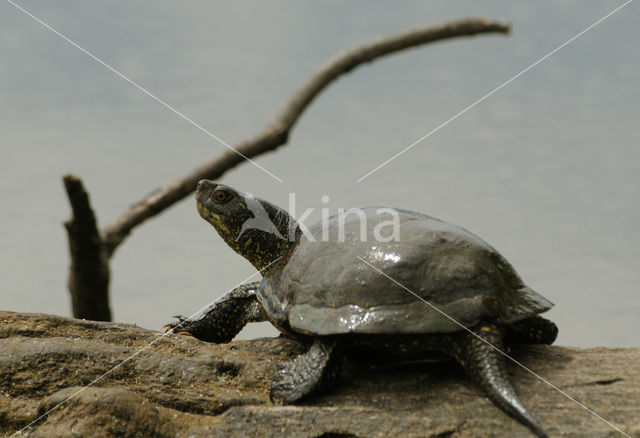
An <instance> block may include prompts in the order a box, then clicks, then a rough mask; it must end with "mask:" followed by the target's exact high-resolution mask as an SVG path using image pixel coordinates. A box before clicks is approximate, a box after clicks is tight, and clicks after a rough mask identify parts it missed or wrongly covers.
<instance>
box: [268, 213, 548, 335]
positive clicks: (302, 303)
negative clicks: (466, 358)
mask: <svg viewBox="0 0 640 438" xmlns="http://www.w3.org/2000/svg"><path fill="white" fill-rule="evenodd" d="M390 210H391V209H384V208H381V207H369V208H365V209H361V211H362V212H364V214H363V215H362V216H359V215H357V214H356V213H349V214H347V215H342V216H334V217H332V218H330V219H329V220H328V221H325V228H324V229H323V223H322V222H319V223H317V224H314V225H312V226H311V227H309V229H308V230H309V233H310V234H311V235H313V236H314V238H315V241H314V239H309V238H307V237H305V236H304V235H302V236H301V237H300V240H299V241H298V243H297V244H296V245H294V247H293V248H292V250H291V252H290V253H289V254H288V256H287V257H285V258H283V259H282V260H281V261H280V262H278V263H277V264H276V265H275V266H274V268H273V269H272V270H270V271H269V272H268V273H267V274H266V275H265V278H264V279H263V281H262V283H261V286H260V288H259V290H258V298H259V299H260V301H261V302H262V304H263V306H264V308H265V309H266V311H267V313H268V314H269V315H270V316H271V318H272V320H273V321H274V322H275V323H276V324H277V325H278V326H279V327H280V328H281V329H282V330H291V331H294V332H298V333H303V334H309V335H330V334H344V333H385V334H392V333H437V332H453V331H458V330H462V328H463V326H464V327H471V326H474V325H476V324H477V323H479V322H480V321H481V320H487V321H491V322H496V323H498V324H510V323H513V322H516V321H519V320H521V319H525V318H528V317H531V316H533V315H536V314H539V313H541V312H544V311H546V310H548V309H550V308H551V307H552V306H553V304H552V303H551V302H550V301H548V300H547V299H545V298H544V297H542V296H541V295H539V294H538V293H536V292H534V291H533V290H532V289H530V288H529V287H527V286H526V285H525V284H524V283H523V282H522V280H521V279H520V277H519V276H518V274H517V273H516V272H515V270H514V269H513V267H512V266H511V265H510V264H509V263H508V262H507V261H506V260H505V259H504V258H503V257H502V256H501V255H500V254H499V253H498V252H497V251H496V250H495V249H494V248H492V247H491V246H490V245H488V244H487V243H486V242H484V241H483V240H482V239H480V238H479V237H477V236H475V235H474V234H472V233H470V232H469V231H467V230H465V229H464V228H461V227H458V226H456V225H452V224H449V223H447V222H444V221H441V220H438V219H435V218H432V217H429V216H426V215H422V214H419V213H414V212H410V211H406V210H398V209H393V211H395V212H396V214H397V218H396V220H397V223H398V224H399V227H398V230H399V235H396V237H398V239H396V240H393V239H392V237H393V235H392V230H393V228H392V223H393V216H391V214H390V213H389V211H390ZM376 231H377V234H376ZM323 233H324V236H323ZM376 236H377V237H378V238H376ZM380 240H388V241H380ZM361 259H362V260H361ZM365 262H366V263H365ZM368 263H369V264H370V265H371V266H370V265H369V264H368ZM372 266H373V267H372ZM374 267H375V268H376V269H374ZM378 270H379V271H382V273H384V274H382V273H381V272H379V271H378Z"/></svg>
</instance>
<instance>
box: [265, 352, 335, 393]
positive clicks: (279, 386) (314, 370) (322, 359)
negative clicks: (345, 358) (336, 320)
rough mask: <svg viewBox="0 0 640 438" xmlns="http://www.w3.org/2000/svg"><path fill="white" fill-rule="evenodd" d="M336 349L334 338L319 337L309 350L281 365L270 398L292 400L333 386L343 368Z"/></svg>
mask: <svg viewBox="0 0 640 438" xmlns="http://www.w3.org/2000/svg"><path fill="white" fill-rule="evenodd" d="M335 350H336V342H335V341H334V340H326V339H316V340H315V341H314V342H313V344H312V345H311V348H309V350H308V351H307V352H306V353H304V354H301V355H299V356H297V357H296V358H294V359H293V360H290V361H288V362H285V363H283V364H281V365H280V366H279V367H278V370H277V371H276V373H275V374H274V375H273V378H272V379H271V393H270V397H271V400H272V401H273V402H275V403H293V402H295V401H296V400H299V399H301V398H303V397H305V396H307V395H310V394H312V393H314V392H316V391H318V390H319V389H323V388H326V387H327V386H330V385H331V384H332V383H333V382H334V381H335V380H337V377H338V375H339V373H340V368H341V367H340V364H341V360H340V357H339V356H338V355H337V354H335Z"/></svg>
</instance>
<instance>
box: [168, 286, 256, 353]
mask: <svg viewBox="0 0 640 438" xmlns="http://www.w3.org/2000/svg"><path fill="white" fill-rule="evenodd" d="M259 284H260V282H259V281H257V282H254V283H247V284H243V285H242V286H239V287H237V288H235V289H233V290H232V291H231V292H229V293H227V294H226V295H224V296H223V297H222V298H220V299H219V300H218V301H216V302H215V303H214V304H213V305H212V306H211V307H209V308H208V309H207V310H205V311H204V313H203V314H202V316H200V317H199V318H198V319H188V318H185V317H184V316H176V317H175V318H178V321H176V322H173V323H170V324H167V325H165V326H164V328H165V329H168V330H172V331H173V332H174V333H179V334H190V335H192V336H194V337H196V338H198V339H200V340H203V341H207V342H215V343H225V342H229V341H231V340H232V339H233V338H234V337H235V336H236V335H237V334H238V333H239V332H240V330H242V328H243V327H244V326H245V325H247V324H248V323H250V322H260V321H266V320H267V316H266V314H265V312H264V308H263V307H262V304H260V301H258V297H257V296H256V291H257V290H258V285H259Z"/></svg>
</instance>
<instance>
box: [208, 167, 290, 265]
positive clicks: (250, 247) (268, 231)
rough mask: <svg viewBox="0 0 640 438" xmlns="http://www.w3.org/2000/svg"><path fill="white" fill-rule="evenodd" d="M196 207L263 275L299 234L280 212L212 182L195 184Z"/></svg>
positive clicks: (281, 211) (260, 201)
mask: <svg viewBox="0 0 640 438" xmlns="http://www.w3.org/2000/svg"><path fill="white" fill-rule="evenodd" d="M196 205H197V207H198V213H200V216H201V217H202V218H203V219H204V220H206V221H207V222H209V223H210V224H211V225H213V227H214V228H215V229H216V231H217V232H218V234H220V237H222V238H223V239H224V241H225V242H226V243H227V244H228V245H229V246H230V247H231V248H233V250H234V251H236V252H237V253H238V254H240V255H242V256H243V257H244V258H246V259H247V260H249V262H251V264H252V265H253V266H255V267H256V269H258V270H260V271H263V272H265V271H268V270H269V268H268V267H269V265H270V264H271V263H273V262H275V261H276V260H278V259H279V258H280V257H282V256H283V255H284V254H285V252H286V251H287V249H288V248H290V247H291V245H292V244H293V243H294V242H295V241H296V240H297V238H298V237H299V234H300V232H299V229H298V225H297V223H296V221H295V219H293V217H291V215H289V213H287V212H286V211H285V210H283V209H282V208H279V207H277V206H275V205H273V204H271V203H270V202H267V201H264V200H262V199H258V198H254V197H253V196H252V195H250V194H243V193H240V192H238V191H237V190H234V189H233V188H231V187H229V186H225V185H223V184H217V183H215V182H213V181H208V180H202V181H200V182H199V183H198V188H197V190H196Z"/></svg>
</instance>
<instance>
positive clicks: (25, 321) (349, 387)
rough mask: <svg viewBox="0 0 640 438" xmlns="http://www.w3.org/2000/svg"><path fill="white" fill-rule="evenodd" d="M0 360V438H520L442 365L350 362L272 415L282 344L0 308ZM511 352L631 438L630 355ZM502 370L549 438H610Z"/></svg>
mask: <svg viewBox="0 0 640 438" xmlns="http://www.w3.org/2000/svg"><path fill="white" fill-rule="evenodd" d="M0 351H2V355H1V356H0V434H4V435H6V436H10V435H12V434H13V433H15V432H16V431H18V430H20V429H22V428H24V427H26V426H27V425H29V424H30V423H31V422H33V421H35V420H38V418H39V417H40V416H42V415H43V414H47V415H45V416H44V417H43V418H40V419H39V420H38V421H36V422H35V423H33V424H32V425H30V426H29V427H28V428H27V429H26V430H25V432H24V433H27V432H28V433H29V435H32V436H35V437H40V436H42V437H58V436H60V437H61V436H65V437H67V436H77V437H87V436H108V437H111V436H118V437H147V436H157V437H165V436H166V437H208V436H238V437H283V436H291V437H309V438H311V437H313V438H315V437H323V438H330V437H334V438H335V437H343V438H347V437H362V438H364V437H389V436H402V437H485V436H516V437H518V436H522V437H528V436H531V435H530V433H529V432H528V430H527V429H526V428H525V427H523V426H521V425H520V424H519V423H517V422H516V421H515V420H512V419H511V418H510V417H508V416H506V415H505V414H503V413H502V412H501V411H500V410H498V409H497V408H496V407H495V406H493V405H492V404H491V403H490V402H489V401H488V399H487V398H486V397H485V396H484V395H483V394H482V393H481V392H480V391H479V390H478V389H477V388H476V387H475V385H474V384H473V383H472V382H471V381H470V380H469V379H468V378H467V377H466V376H465V374H464V372H463V371H462V370H461V368H459V367H458V366H456V365H455V364H453V363H452V362H448V361H431V362H425V363H412V364H404V365H398V366H394V367H387V368H384V369H373V368H369V367H365V366H363V365H357V364H350V365H349V366H348V367H347V369H346V370H345V373H344V375H343V378H342V380H343V381H342V383H341V385H340V386H339V387H338V388H336V389H335V390H333V391H331V392H329V393H327V394H324V395H320V396H317V397H314V398H311V399H309V400H307V401H305V402H303V403H300V404H298V405H296V406H276V405H273V404H271V403H270V402H269V395H268V392H269V383H270V378H271V374H272V373H273V372H274V370H275V368H276V364H277V363H278V362H280V361H284V360H287V359H288V358H290V357H292V356H294V355H295V354H297V353H299V352H301V351H304V345H301V344H299V343H298V342H295V341H292V340H288V339H285V338H275V339H270V338H264V339H255V340H251V341H234V342H232V343H230V344H223V345H215V344H208V343H205V342H201V341H198V340H197V339H194V338H191V337H188V336H178V335H165V336H161V333H160V332H155V331H151V330H146V329H142V328H139V327H136V326H134V325H128V324H116V323H105V322H93V321H84V320H77V319H71V318H63V317H58V316H52V315H43V314H26V313H14V312H0ZM511 355H512V357H514V358H515V359H516V360H518V361H519V362H520V363H522V364H523V365H524V366H526V367H527V368H529V369H530V370H532V371H534V372H535V373H537V374H538V375H539V376H541V377H544V378H545V379H546V380H547V381H548V382H550V383H552V384H553V385H555V386H557V387H558V388H559V389H560V390H562V391H563V392H565V393H566V394H568V395H569V396H571V397H573V398H574V399H575V400H577V401H579V402H580V403H583V404H584V405H585V406H587V407H588V408H589V409H591V410H593V411H594V412H596V413H598V414H599V415H600V416H601V417H602V418H604V419H605V420H607V421H608V422H610V423H612V424H613V425H615V426H616V427H618V428H620V429H621V430H623V431H624V432H625V433H627V434H630V435H632V436H634V437H640V428H639V427H638V424H640V366H639V365H638V364H639V363H640V348H627V349H621V348H591V349H584V350H581V349H578V348H567V347H557V346H514V347H513V348H512V350H511ZM125 360H127V361H126V362H124V363H123V361H125ZM105 373H107V374H106V375H105ZM509 373H510V375H511V378H512V382H513V384H514V386H515V388H516V391H517V392H518V394H519V395H520V396H521V398H522V400H523V402H524V403H525V405H526V406H527V407H528V408H529V410H530V411H531V412H533V413H534V415H536V416H537V418H538V419H539V420H540V423H541V424H542V425H543V427H544V428H545V430H547V432H548V433H549V434H550V436H559V435H562V436H566V437H582V436H587V435H588V436H598V437H600V436H611V437H617V436H623V435H622V434H621V433H620V432H618V431H616V430H615V429H614V428H612V426H610V425H608V424H607V423H605V422H604V421H603V420H601V419H599V418H597V417H596V416H595V415H593V414H591V413H589V412H588V411H586V410H585V409H584V408H582V407H580V406H578V405H577V404H576V403H575V402H573V401H571V400H570V399H568V398H567V397H566V396H564V395H562V394H561V393H560V392H558V391H556V390H555V389H553V388H551V387H550V386H549V385H547V384H546V383H544V382H542V381H541V380H540V379H538V378H537V377H535V376H533V375H532V374H530V373H529V372H527V371H525V370H524V369H522V368H521V367H519V366H518V365H516V364H513V363H510V365H509ZM89 384H91V386H89V387H86V385H89Z"/></svg>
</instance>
